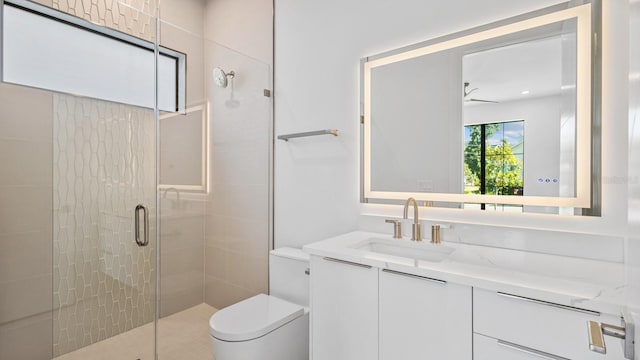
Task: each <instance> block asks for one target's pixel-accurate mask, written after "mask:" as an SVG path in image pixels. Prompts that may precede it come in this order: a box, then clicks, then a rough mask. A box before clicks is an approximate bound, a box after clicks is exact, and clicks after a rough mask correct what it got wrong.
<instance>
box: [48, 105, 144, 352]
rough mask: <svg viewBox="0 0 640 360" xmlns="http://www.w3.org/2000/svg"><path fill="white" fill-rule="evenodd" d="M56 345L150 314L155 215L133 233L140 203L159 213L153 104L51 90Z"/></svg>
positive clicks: (95, 337)
mask: <svg viewBox="0 0 640 360" xmlns="http://www.w3.org/2000/svg"><path fill="white" fill-rule="evenodd" d="M53 113H54V125H53V139H54V141H53V352H54V356H59V355H61V354H65V353H67V352H70V351H73V350H76V349H78V348H81V347H84V346H87V345H90V344H92V343H95V342H98V341H101V340H104V339H106V338H108V337H111V336H113V335H117V334H119V333H122V332H124V331H127V330H130V329H132V328H135V327H138V326H140V325H142V324H145V323H148V322H151V321H152V320H153V319H154V299H155V280H154V276H155V274H154V269H155V256H154V249H153V246H154V244H155V241H154V240H153V239H155V229H156V226H155V221H154V219H153V216H151V219H150V221H151V224H150V225H151V230H150V236H151V237H150V238H151V239H152V240H151V244H150V245H149V246H148V247H145V248H140V247H138V246H137V245H136V244H135V241H134V237H133V228H134V225H133V212H134V208H135V206H136V205H137V204H138V203H143V204H145V205H146V206H147V207H148V209H149V211H150V214H154V213H155V201H156V200H155V142H154V139H155V137H154V136H155V128H154V115H153V111H152V110H149V109H142V108H136V107H132V106H128V105H122V104H116V103H109V102H105V101H101V100H95V99H87V98H78V97H74V96H70V95H62V94H55V95H54V97H53Z"/></svg>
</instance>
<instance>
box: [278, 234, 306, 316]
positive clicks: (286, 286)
mask: <svg viewBox="0 0 640 360" xmlns="http://www.w3.org/2000/svg"><path fill="white" fill-rule="evenodd" d="M308 269H309V254H306V253H304V252H303V251H302V250H301V249H294V248H289V247H282V248H278V249H275V250H272V251H271V253H269V289H270V292H269V293H270V295H273V296H275V297H278V298H280V299H283V300H287V301H290V302H292V303H295V304H298V305H302V306H309V275H308V274H307V270H308Z"/></svg>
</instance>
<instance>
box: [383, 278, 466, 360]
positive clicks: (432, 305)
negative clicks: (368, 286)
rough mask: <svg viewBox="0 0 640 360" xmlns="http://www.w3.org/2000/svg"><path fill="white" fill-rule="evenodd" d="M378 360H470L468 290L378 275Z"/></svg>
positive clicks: (433, 282)
mask: <svg viewBox="0 0 640 360" xmlns="http://www.w3.org/2000/svg"><path fill="white" fill-rule="evenodd" d="M379 276H380V282H379V284H380V285H379V286H380V295H379V296H380V304H379V311H380V319H379V321H380V339H379V341H380V358H379V359H380V360H404V359H407V360H408V359H412V360H413V359H424V360H428V359H434V360H442V359H447V360H470V359H471V358H472V327H471V319H472V316H471V309H472V304H471V301H472V296H471V287H469V286H463V285H457V284H451V283H447V282H444V281H440V280H436V279H429V278H424V277H419V276H415V275H409V274H404V273H397V272H391V271H389V270H381V272H380V275H379Z"/></svg>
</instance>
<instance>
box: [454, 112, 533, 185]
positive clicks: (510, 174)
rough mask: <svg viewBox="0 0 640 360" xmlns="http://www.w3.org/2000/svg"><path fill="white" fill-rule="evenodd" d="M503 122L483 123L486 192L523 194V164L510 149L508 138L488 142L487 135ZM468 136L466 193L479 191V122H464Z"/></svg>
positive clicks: (465, 156) (465, 164) (489, 135)
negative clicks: (497, 141) (476, 123)
mask: <svg viewBox="0 0 640 360" xmlns="http://www.w3.org/2000/svg"><path fill="white" fill-rule="evenodd" d="M501 126H502V124H499V123H494V124H486V125H485V135H484V136H485V163H486V165H485V179H484V180H485V193H486V194H491V195H522V194H523V185H524V181H523V177H522V173H523V168H524V166H523V164H522V161H521V160H520V159H519V158H518V157H516V156H515V155H514V153H513V148H512V147H511V144H509V142H508V141H507V139H504V138H503V139H501V141H500V143H499V144H498V145H489V144H488V143H489V141H488V140H489V139H490V138H491V137H492V136H493V135H494V134H495V133H496V132H498V130H500V127H501ZM467 129H468V130H469V140H468V142H467V143H466V144H465V148H464V180H465V193H467V194H480V182H481V180H482V179H481V171H480V169H481V166H482V157H481V149H482V141H481V140H482V129H481V126H480V125H470V126H467Z"/></svg>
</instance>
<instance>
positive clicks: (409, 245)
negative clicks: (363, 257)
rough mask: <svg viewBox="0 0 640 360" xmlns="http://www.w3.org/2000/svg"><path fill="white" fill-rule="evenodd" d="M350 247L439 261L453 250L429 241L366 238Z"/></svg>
mask: <svg viewBox="0 0 640 360" xmlns="http://www.w3.org/2000/svg"><path fill="white" fill-rule="evenodd" d="M352 248H354V249H358V250H362V251H366V252H371V253H377V254H384V255H391V256H399V257H403V258H408V259H414V260H425V261H431V262H439V261H442V260H444V259H446V258H447V257H449V255H451V253H452V252H453V251H454V250H455V249H454V248H452V247H448V246H444V245H434V244H431V243H429V242H409V241H408V240H391V239H377V238H372V239H367V240H364V241H362V242H360V243H358V244H355V245H354V246H353V247H352Z"/></svg>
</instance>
